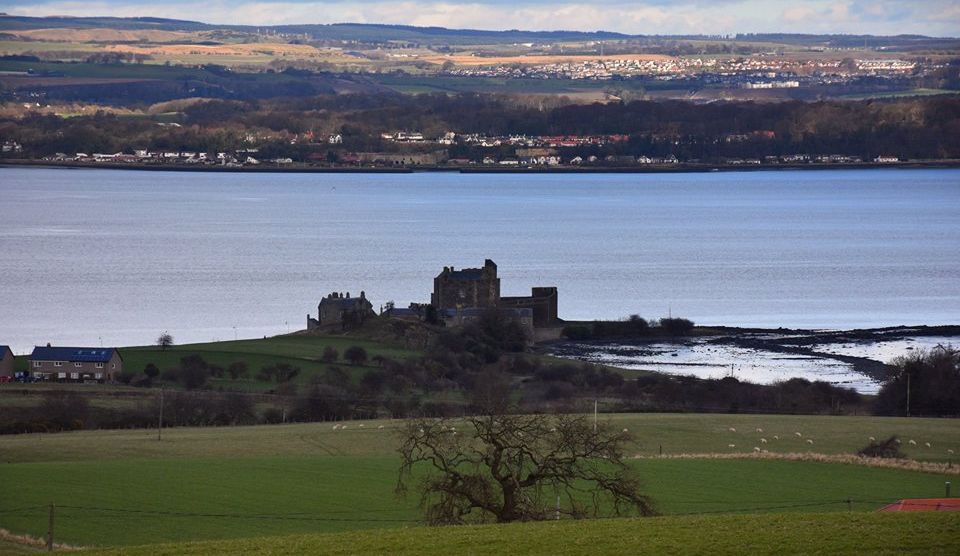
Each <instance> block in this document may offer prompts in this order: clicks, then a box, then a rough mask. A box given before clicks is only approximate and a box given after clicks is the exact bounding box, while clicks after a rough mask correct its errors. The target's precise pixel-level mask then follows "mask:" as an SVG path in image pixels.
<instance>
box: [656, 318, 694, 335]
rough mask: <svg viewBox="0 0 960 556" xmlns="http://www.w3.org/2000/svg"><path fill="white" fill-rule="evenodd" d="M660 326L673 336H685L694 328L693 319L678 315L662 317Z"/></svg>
mask: <svg viewBox="0 0 960 556" xmlns="http://www.w3.org/2000/svg"><path fill="white" fill-rule="evenodd" d="M660 328H661V329H663V331H664V332H666V333H667V334H670V335H671V336H684V335H686V334H689V333H690V332H691V331H692V330H693V321H692V320H690V319H681V318H677V317H674V318H667V319H660Z"/></svg>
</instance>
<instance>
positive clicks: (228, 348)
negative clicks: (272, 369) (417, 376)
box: [120, 335, 417, 390]
mask: <svg viewBox="0 0 960 556" xmlns="http://www.w3.org/2000/svg"><path fill="white" fill-rule="evenodd" d="M351 346H360V347H362V348H364V349H365V350H366V352H367V357H368V360H367V363H366V365H359V366H351V365H350V364H349V363H347V361H346V360H344V359H343V354H344V352H345V351H346V350H347V349H348V348H349V347H351ZM327 347H333V348H335V349H336V350H337V351H338V352H339V354H340V358H339V359H338V360H337V361H336V362H335V363H332V365H334V366H338V367H340V368H341V369H343V370H344V371H346V372H348V373H350V374H351V375H353V376H354V378H356V379H359V377H360V376H362V375H363V374H364V373H365V372H367V371H369V370H371V369H373V368H374V367H376V364H375V363H374V362H373V361H372V359H373V358H374V357H376V356H378V355H380V356H382V357H386V358H389V359H395V360H403V359H406V358H408V357H413V356H415V355H417V353H416V352H414V351H410V350H405V349H402V348H399V347H394V346H391V345H389V344H385V343H382V342H374V341H370V340H364V339H355V338H351V337H347V336H307V335H287V336H274V337H271V338H263V339H257V340H239V341H233V342H229V341H228V342H212V343H206V344H186V345H182V346H171V347H169V348H167V349H161V348H159V347H157V346H144V347H132V348H123V349H121V350H120V353H121V355H122V356H123V366H124V370H127V371H134V372H141V371H142V370H143V368H144V367H145V366H146V365H147V363H153V364H154V365H156V366H158V367H159V368H160V369H161V371H162V370H165V369H169V368H174V367H177V366H179V364H180V359H181V358H182V357H186V356H188V355H199V356H201V357H203V359H204V361H206V362H207V363H210V364H211V365H219V366H221V367H223V368H226V367H228V366H229V365H230V364H231V363H234V362H236V361H243V362H246V363H247V365H248V367H249V375H248V376H247V377H246V378H245V379H238V380H231V379H229V378H225V379H213V380H212V381H211V384H212V385H213V386H214V387H222V388H223V389H225V390H267V389H270V388H273V387H275V386H276V384H274V383H269V382H260V381H258V380H256V379H255V378H254V377H255V376H256V374H257V372H258V371H259V370H260V369H261V368H262V367H265V366H268V365H273V364H276V363H288V364H290V365H293V366H294V367H300V374H299V375H298V376H297V377H296V379H294V381H295V382H296V383H299V384H307V383H309V382H310V378H311V377H313V376H315V375H316V374H318V373H322V372H324V371H326V370H327V369H328V368H329V367H330V364H327V363H324V362H323V361H322V360H321V358H322V356H323V350H324V349H326V348H327Z"/></svg>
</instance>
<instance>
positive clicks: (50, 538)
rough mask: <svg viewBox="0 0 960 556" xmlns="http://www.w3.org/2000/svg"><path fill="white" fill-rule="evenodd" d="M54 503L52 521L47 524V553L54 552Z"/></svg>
mask: <svg viewBox="0 0 960 556" xmlns="http://www.w3.org/2000/svg"><path fill="white" fill-rule="evenodd" d="M53 509H54V505H53V502H50V521H49V522H48V523H47V552H53Z"/></svg>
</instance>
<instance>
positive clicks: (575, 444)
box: [397, 412, 655, 525]
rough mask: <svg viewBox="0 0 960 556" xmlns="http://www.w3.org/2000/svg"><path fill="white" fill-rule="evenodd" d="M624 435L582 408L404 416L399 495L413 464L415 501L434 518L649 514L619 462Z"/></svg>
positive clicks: (450, 521)
mask: <svg viewBox="0 0 960 556" xmlns="http://www.w3.org/2000/svg"><path fill="white" fill-rule="evenodd" d="M629 441H630V436H629V434H628V433H627V432H626V431H622V432H618V431H614V430H612V429H611V428H610V427H609V426H607V425H604V424H600V426H598V427H596V429H594V424H593V423H592V422H591V421H590V420H588V419H587V418H586V417H584V416H582V415H510V414H504V413H500V412H497V413H493V412H491V413H489V414H486V415H480V416H475V417H468V418H465V419H415V420H410V421H408V422H407V423H406V424H405V425H404V427H403V429H402V431H401V446H400V455H401V458H402V464H401V467H400V476H399V479H398V482H397V492H398V493H399V494H401V495H404V494H406V493H407V492H408V489H409V486H410V483H411V481H412V480H413V477H414V476H415V474H414V468H415V467H416V468H417V469H418V471H417V472H416V476H418V477H422V480H421V481H420V482H419V484H418V485H417V489H418V491H419V494H420V503H421V507H422V508H423V509H424V511H425V518H426V521H427V522H428V523H430V524H434V525H444V524H459V523H475V522H489V521H496V522H498V523H506V522H511V521H532V520H542V519H549V518H553V517H556V516H558V515H559V514H564V515H566V516H570V517H574V518H584V517H591V516H593V517H596V516H599V515H611V514H612V515H643V516H646V515H653V514H655V511H654V509H653V505H652V503H651V501H650V499H649V498H647V497H646V496H644V495H643V494H641V492H640V481H639V478H638V477H637V476H636V475H635V474H634V473H633V470H632V469H631V468H630V467H629V466H627V464H626V463H625V462H624V452H623V448H624V445H625V444H626V443H628V442H629ZM422 468H426V469H422ZM420 471H426V473H425V474H424V473H421V472H420ZM558 499H559V500H561V503H558V502H557V501H558Z"/></svg>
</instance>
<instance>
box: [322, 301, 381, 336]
mask: <svg viewBox="0 0 960 556" xmlns="http://www.w3.org/2000/svg"><path fill="white" fill-rule="evenodd" d="M374 315H376V313H374V312H373V305H372V304H371V303H370V302H369V301H367V294H366V292H360V297H350V292H347V294H346V296H344V294H343V292H333V293H331V294H330V295H328V296H326V297H324V298H323V299H321V300H320V304H319V305H317V318H313V317H311V316H310V315H307V330H315V329H317V328H341V329H343V328H348V327H350V326H355V325H358V324H361V323H362V322H363V321H365V320H366V319H368V318H369V317H372V316H374Z"/></svg>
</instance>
